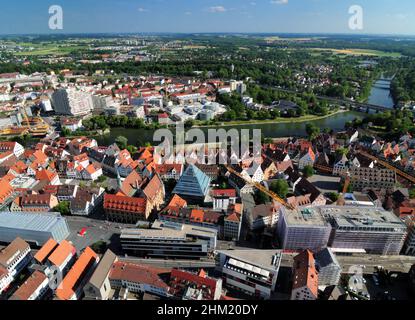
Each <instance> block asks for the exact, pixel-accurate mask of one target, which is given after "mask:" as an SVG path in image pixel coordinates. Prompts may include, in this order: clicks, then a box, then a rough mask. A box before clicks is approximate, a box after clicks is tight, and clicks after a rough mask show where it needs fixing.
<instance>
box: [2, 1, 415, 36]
mask: <svg viewBox="0 0 415 320" xmlns="http://www.w3.org/2000/svg"><path fill="white" fill-rule="evenodd" d="M55 4H56V5H60V6H62V8H63V12H64V29H63V31H51V30H49V28H48V20H49V13H48V9H49V6H51V5H55ZM355 4H358V5H361V6H362V8H363V10H364V28H363V30H361V31H351V30H350V29H349V28H348V21H349V18H350V14H349V13H348V11H349V7H350V6H351V5H355ZM53 32H63V33H89V32H103V33H106V32H134V33H136V32H181V33H194V32H269V33H362V34H412V35H415V1H414V0H36V1H33V0H14V1H2V4H1V9H0V33H1V34H21V33H53Z"/></svg>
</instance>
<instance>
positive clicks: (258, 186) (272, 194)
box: [225, 165, 294, 210]
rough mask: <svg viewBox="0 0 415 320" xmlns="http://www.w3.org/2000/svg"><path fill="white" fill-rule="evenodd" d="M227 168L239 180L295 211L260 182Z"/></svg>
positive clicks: (229, 167)
mask: <svg viewBox="0 0 415 320" xmlns="http://www.w3.org/2000/svg"><path fill="white" fill-rule="evenodd" d="M225 168H226V169H227V170H228V171H229V172H230V173H232V174H234V175H236V176H238V177H239V178H241V179H243V180H244V181H245V182H246V183H248V184H250V185H252V186H254V187H255V188H257V189H258V190H259V191H261V192H263V193H265V194H266V195H268V196H269V197H270V198H271V199H273V200H275V201H277V202H279V203H281V204H282V205H283V206H285V207H286V208H288V209H291V210H292V209H294V207H293V206H291V205H290V204H288V203H287V201H285V200H283V199H281V198H280V197H279V196H278V195H277V194H276V193H275V192H272V191H270V190H268V189H267V188H265V187H264V186H263V185H262V184H260V183H258V182H254V181H252V180H251V179H248V178H247V177H244V176H243V175H242V174H240V173H239V172H237V171H236V170H234V169H233V168H232V167H231V166H227V165H225Z"/></svg>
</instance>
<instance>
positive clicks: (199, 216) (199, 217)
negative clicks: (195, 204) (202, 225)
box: [190, 209, 205, 222]
mask: <svg viewBox="0 0 415 320" xmlns="http://www.w3.org/2000/svg"><path fill="white" fill-rule="evenodd" d="M204 217H205V213H204V211H203V210H197V209H193V210H192V212H191V213H190V220H191V221H196V222H203V219H204Z"/></svg>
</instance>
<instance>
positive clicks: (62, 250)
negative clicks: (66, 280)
mask: <svg viewBox="0 0 415 320" xmlns="http://www.w3.org/2000/svg"><path fill="white" fill-rule="evenodd" d="M75 254H76V249H75V247H74V246H73V245H72V244H71V243H70V242H68V241H66V240H63V241H62V242H61V243H60V245H59V247H57V248H56V249H55V251H53V253H52V254H51V255H50V256H49V258H48V260H49V261H50V262H51V263H52V264H54V265H55V266H58V267H59V266H61V265H62V264H63V263H64V262H65V260H66V259H67V258H68V256H69V255H73V256H74V255H75Z"/></svg>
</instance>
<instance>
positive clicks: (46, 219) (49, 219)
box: [0, 212, 70, 247]
mask: <svg viewBox="0 0 415 320" xmlns="http://www.w3.org/2000/svg"><path fill="white" fill-rule="evenodd" d="M69 234H70V232H69V227H68V224H67V222H66V219H65V218H63V217H61V216H60V215H59V214H57V213H48V212H45V213H28V212H13V213H12V212H1V213H0V242H5V243H10V242H12V241H13V240H14V239H16V237H20V238H22V239H24V240H25V241H27V242H28V243H30V244H33V245H35V246H38V247H40V246H43V245H44V244H45V243H46V242H47V241H48V240H49V239H50V238H53V239H54V240H55V241H57V242H61V241H62V240H64V239H66V238H67V237H68V236H69Z"/></svg>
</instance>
